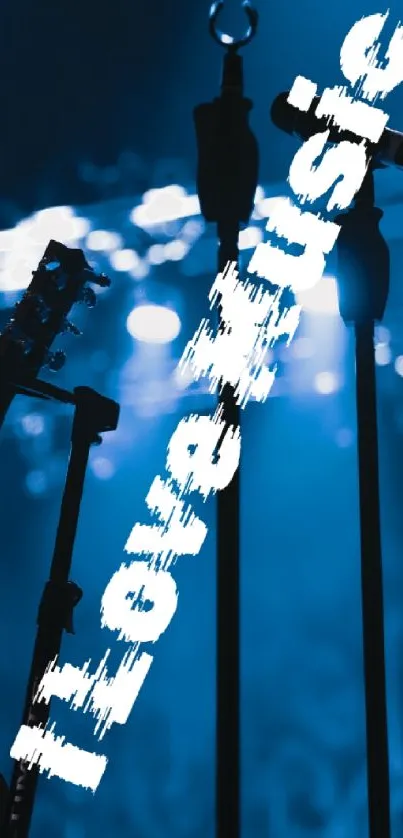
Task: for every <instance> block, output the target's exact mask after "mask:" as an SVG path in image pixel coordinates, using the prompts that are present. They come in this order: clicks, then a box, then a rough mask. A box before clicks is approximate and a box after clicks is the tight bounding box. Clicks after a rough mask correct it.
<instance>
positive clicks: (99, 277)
mask: <svg viewBox="0 0 403 838" xmlns="http://www.w3.org/2000/svg"><path fill="white" fill-rule="evenodd" d="M91 282H94V283H95V285H99V286H100V288H109V286H110V284H111V281H110V279H109V277H108V276H107V275H106V274H94V275H93V276H92V277H91Z"/></svg>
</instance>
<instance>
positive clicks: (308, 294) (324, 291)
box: [296, 274, 339, 317]
mask: <svg viewBox="0 0 403 838" xmlns="http://www.w3.org/2000/svg"><path fill="white" fill-rule="evenodd" d="M296 297H297V302H298V303H299V304H300V305H301V306H302V308H303V309H305V311H309V312H312V313H314V314H324V315H327V316H332V317H337V316H338V314H339V298H338V293H337V282H336V279H335V278H334V277H333V276H326V274H325V276H324V277H323V279H321V280H320V281H319V282H318V283H317V285H315V286H314V287H313V288H309V289H308V290H307V291H301V292H300V293H299V294H297V295H296Z"/></svg>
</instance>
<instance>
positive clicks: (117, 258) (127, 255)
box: [109, 249, 140, 271]
mask: <svg viewBox="0 0 403 838" xmlns="http://www.w3.org/2000/svg"><path fill="white" fill-rule="evenodd" d="M109 261H110V263H111V266H112V268H113V269H114V270H115V271H131V270H133V268H135V267H137V265H138V263H139V261H140V257H139V255H138V253H136V251H135V250H128V249H125V250H114V251H113V252H112V253H111V254H110V256H109Z"/></svg>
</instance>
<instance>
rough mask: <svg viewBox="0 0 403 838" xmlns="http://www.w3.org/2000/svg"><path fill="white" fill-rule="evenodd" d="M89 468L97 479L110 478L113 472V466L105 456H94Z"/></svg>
mask: <svg viewBox="0 0 403 838" xmlns="http://www.w3.org/2000/svg"><path fill="white" fill-rule="evenodd" d="M90 465H91V470H92V472H93V474H95V477H98V479H99V480H110V479H111V478H112V477H113V476H114V474H115V467H114V465H113V463H111V461H110V460H108V459H107V457H94V459H93V460H92V461H91V463H90Z"/></svg>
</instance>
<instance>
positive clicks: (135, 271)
mask: <svg viewBox="0 0 403 838" xmlns="http://www.w3.org/2000/svg"><path fill="white" fill-rule="evenodd" d="M149 273H150V266H149V265H148V264H147V262H145V261H144V259H140V261H139V263H138V264H137V265H135V266H134V268H132V269H131V270H130V271H129V274H130V276H131V277H133V279H139V280H140V279H145V278H146V276H148V274H149Z"/></svg>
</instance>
